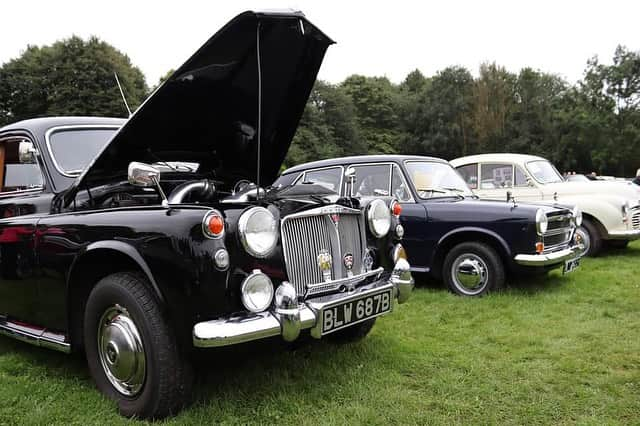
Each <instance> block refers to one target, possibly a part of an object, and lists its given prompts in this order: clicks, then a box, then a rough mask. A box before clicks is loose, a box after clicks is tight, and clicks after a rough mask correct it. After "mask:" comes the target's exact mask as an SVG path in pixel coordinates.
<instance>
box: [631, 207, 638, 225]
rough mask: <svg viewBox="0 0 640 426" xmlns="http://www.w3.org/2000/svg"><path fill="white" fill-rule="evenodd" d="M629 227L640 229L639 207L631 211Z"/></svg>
mask: <svg viewBox="0 0 640 426" xmlns="http://www.w3.org/2000/svg"><path fill="white" fill-rule="evenodd" d="M631 227H632V228H633V229H640V207H634V208H632V209H631Z"/></svg>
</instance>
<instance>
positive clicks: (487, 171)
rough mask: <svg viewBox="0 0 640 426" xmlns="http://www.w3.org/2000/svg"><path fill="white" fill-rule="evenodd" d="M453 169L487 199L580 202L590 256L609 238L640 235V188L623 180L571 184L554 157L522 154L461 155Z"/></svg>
mask: <svg viewBox="0 0 640 426" xmlns="http://www.w3.org/2000/svg"><path fill="white" fill-rule="evenodd" d="M451 164H452V165H453V167H455V168H456V169H457V170H458V172H459V173H460V174H461V175H462V177H463V178H464V180H465V181H466V182H467V185H469V187H470V188H471V189H473V190H474V191H475V193H476V194H477V195H478V196H480V198H486V199H494V200H495V199H503V200H506V199H507V196H508V194H509V196H511V197H513V198H515V199H516V200H517V201H529V202H531V201H537V202H540V201H542V202H549V203H555V202H558V203H561V204H569V205H576V206H578V207H579V208H580V210H582V212H583V216H584V221H583V223H582V226H581V227H580V228H579V229H578V231H577V232H578V234H579V235H580V237H582V240H583V244H584V247H585V254H587V255H592V256H593V255H596V254H597V253H598V252H599V251H600V249H601V248H602V245H603V242H604V241H608V242H609V244H610V245H612V246H615V247H625V246H626V245H627V243H628V242H629V241H630V240H635V239H638V238H640V204H639V200H640V187H638V186H634V185H632V184H630V183H629V184H625V183H623V182H618V181H616V182H607V181H591V182H567V181H566V180H565V179H564V178H563V177H562V175H561V174H560V173H559V172H558V170H557V169H556V168H555V167H554V166H553V164H551V163H550V162H549V161H548V160H546V159H544V158H542V157H536V156H533V155H522V154H480V155H471V156H468V157H461V158H456V159H455V160H452V161H451Z"/></svg>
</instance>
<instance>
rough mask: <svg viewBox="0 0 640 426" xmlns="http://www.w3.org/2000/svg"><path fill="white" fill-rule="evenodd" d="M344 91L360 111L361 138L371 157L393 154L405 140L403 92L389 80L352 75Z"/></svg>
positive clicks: (357, 111)
mask: <svg viewBox="0 0 640 426" xmlns="http://www.w3.org/2000/svg"><path fill="white" fill-rule="evenodd" d="M340 88H342V89H344V90H345V93H347V94H348V95H349V96H350V97H351V100H352V102H353V104H354V106H355V108H356V113H357V121H358V125H359V128H360V130H361V135H362V137H363V138H364V140H365V141H367V143H368V151H369V153H370V154H392V153H395V152H397V151H398V144H399V141H400V140H401V134H400V131H399V121H398V119H399V117H398V108H399V105H400V100H399V91H398V89H397V87H396V86H394V85H393V84H392V83H391V82H390V81H389V79H388V78H386V77H365V76H362V75H352V76H350V77H348V78H347V79H346V80H345V81H344V82H343V83H342V84H341V85H340Z"/></svg>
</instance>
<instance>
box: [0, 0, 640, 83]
mask: <svg viewBox="0 0 640 426" xmlns="http://www.w3.org/2000/svg"><path fill="white" fill-rule="evenodd" d="M261 8H294V9H298V10H302V11H303V12H304V13H305V14H306V16H307V18H309V20H311V21H312V22H313V23H314V24H316V25H317V26H318V27H320V29H322V30H323V31H324V32H325V33H327V35H329V36H330V37H331V38H333V39H334V40H336V41H337V43H338V44H337V45H334V46H332V47H331V48H330V49H329V51H328V53H327V56H326V59H325V62H324V64H323V66H322V69H321V70H320V78H322V79H325V80H329V81H331V82H340V81H342V80H343V79H344V78H345V77H347V76H348V75H351V74H355V73H358V74H365V75H386V76H387V77H389V78H390V79H391V80H392V81H394V82H396V83H398V82H400V81H402V80H403V79H404V77H405V76H406V75H407V73H409V72H410V71H411V70H413V69H415V68H418V69H420V70H421V71H422V72H423V73H424V74H425V75H432V74H434V73H435V72H437V71H438V70H440V69H442V68H444V67H446V66H449V65H462V66H465V67H466V68H467V69H469V70H470V71H471V72H472V73H473V74H474V75H477V70H478V67H479V65H480V63H482V62H486V61H490V62H492V61H495V62H497V63H498V64H500V65H503V66H505V67H506V68H507V69H508V70H510V71H514V72H517V71H518V70H520V69H521V68H522V67H525V66H531V67H534V68H538V69H541V70H543V71H546V72H553V73H556V74H559V75H560V76H562V77H564V78H566V79H567V80H568V81H569V82H572V83H573V82H575V81H577V80H578V79H580V78H581V76H582V73H583V71H584V68H585V65H586V61H587V59H588V58H589V57H591V56H593V55H598V56H599V57H600V59H601V60H602V61H605V62H610V61H611V57H612V55H613V51H614V49H615V47H616V45H618V44H623V45H626V46H627V47H628V48H630V49H632V50H638V49H640V27H639V26H638V19H639V17H640V1H638V0H635V1H620V0H607V1H600V2H595V1H575V2H573V1H563V0H554V1H548V0H536V1H529V2H522V1H494V0H490V1H489V0H483V1H461V0H449V1H440V2H428V1H399V0H395V1H389V0H387V1H346V0H342V1H333V0H307V1H304V0H293V1H280V0H271V1H260V2H259V1H244V0H235V1H228V2H222V1H189V0H182V1H175V0H174V1H172V2H166V1H139V0H135V1H134V0H128V1H121V0H109V1H102V2H99V1H87V0H84V1H75V0H58V1H55V2H54V1H44V0H43V1H33V0H20V1H9V2H2V11H1V12H0V13H1V14H2V21H1V22H0V63H4V62H6V61H8V60H10V59H11V58H14V57H16V56H18V55H20V53H21V52H22V51H23V50H24V48H25V47H26V46H27V44H35V45H43V44H50V43H52V42H54V41H55V40H58V39H60V38H65V37H69V36H71V35H72V34H76V35H79V36H81V37H83V38H86V37H88V36H90V35H96V36H98V37H99V38H101V39H103V40H105V41H107V42H108V43H111V44H112V45H114V46H115V47H116V48H118V49H120V50H121V51H123V52H124V53H126V54H127V55H129V57H130V58H131V61H132V62H133V64H135V65H137V66H138V67H140V68H141V69H142V71H143V72H144V73H145V75H146V77H147V82H148V83H149V85H153V84H155V83H156V82H157V81H158V79H159V78H160V76H162V75H163V74H165V73H166V71H167V70H169V69H171V68H177V67H178V66H179V65H180V64H182V62H184V61H185V60H186V59H187V58H188V57H189V56H190V55H191V54H192V53H193V52H194V51H195V50H196V49H197V48H198V47H199V46H200V45H201V44H202V43H203V42H204V41H205V40H207V39H208V38H209V37H210V36H211V35H212V34H213V33H214V32H215V31H216V30H217V29H219V28H220V27H221V26H222V25H223V24H224V23H225V22H227V21H228V20H229V19H231V18H232V17H233V16H235V15H236V14H238V13H240V12H242V11H244V10H248V9H261Z"/></svg>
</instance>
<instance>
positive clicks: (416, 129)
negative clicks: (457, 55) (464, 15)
mask: <svg viewBox="0 0 640 426" xmlns="http://www.w3.org/2000/svg"><path fill="white" fill-rule="evenodd" d="M483 152H518V153H530V154H537V155H541V156H544V157H547V158H549V159H551V160H552V161H553V162H554V163H555V164H556V165H557V166H558V168H560V169H561V170H577V171H581V172H586V173H588V172H591V171H596V172H597V173H598V174H615V175H625V176H631V175H634V174H635V171H636V169H637V168H638V167H640V52H633V51H629V50H627V49H625V48H624V47H618V48H617V49H616V51H615V53H614V57H613V63H612V64H609V65H606V64H602V63H600V62H599V60H598V59H597V58H592V59H590V60H589V61H588V63H587V67H586V70H585V73H584V78H583V79H582V80H581V81H580V82H578V84H576V85H575V86H571V85H569V84H568V83H567V82H565V81H564V80H563V79H561V78H560V77H558V76H556V75H552V74H547V73H544V72H541V71H537V70H534V69H532V68H525V69H523V70H521V71H520V72H519V73H517V74H514V73H511V72H509V71H507V70H506V69H504V68H503V67H500V66H498V65H496V64H483V65H482V66H481V67H480V70H479V75H478V77H477V78H474V77H473V76H472V75H471V73H470V72H469V71H468V70H467V69H465V68H462V67H457V66H456V67H449V68H446V69H444V70H442V71H440V72H438V73H437V74H436V75H434V76H432V77H425V76H424V75H422V73H420V71H418V70H416V71H413V72H411V73H410V74H409V75H408V76H407V77H406V79H405V80H404V81H403V82H402V83H401V84H398V85H396V84H393V83H392V82H390V81H389V80H388V79H387V78H384V77H365V76H361V75H353V76H351V77H349V78H347V79H346V80H345V81H344V82H342V83H340V84H337V85H332V84H329V83H326V82H322V81H320V82H318V83H317V84H316V87H315V89H314V91H313V94H312V96H311V99H310V100H309V102H308V104H307V109H306V111H305V113H304V116H303V119H302V123H301V126H300V128H299V130H298V134H297V135H296V138H295V140H294V144H293V145H292V147H291V150H290V151H289V155H288V157H287V161H286V163H287V164H286V166H291V165H293V164H297V163H301V162H305V161H310V160H317V159H321V158H327V157H331V156H336V155H351V154H365V153H402V154H421V155H433V156H437V157H443V158H446V159H452V158H455V157H459V156H462V155H468V154H474V153H483Z"/></svg>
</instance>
